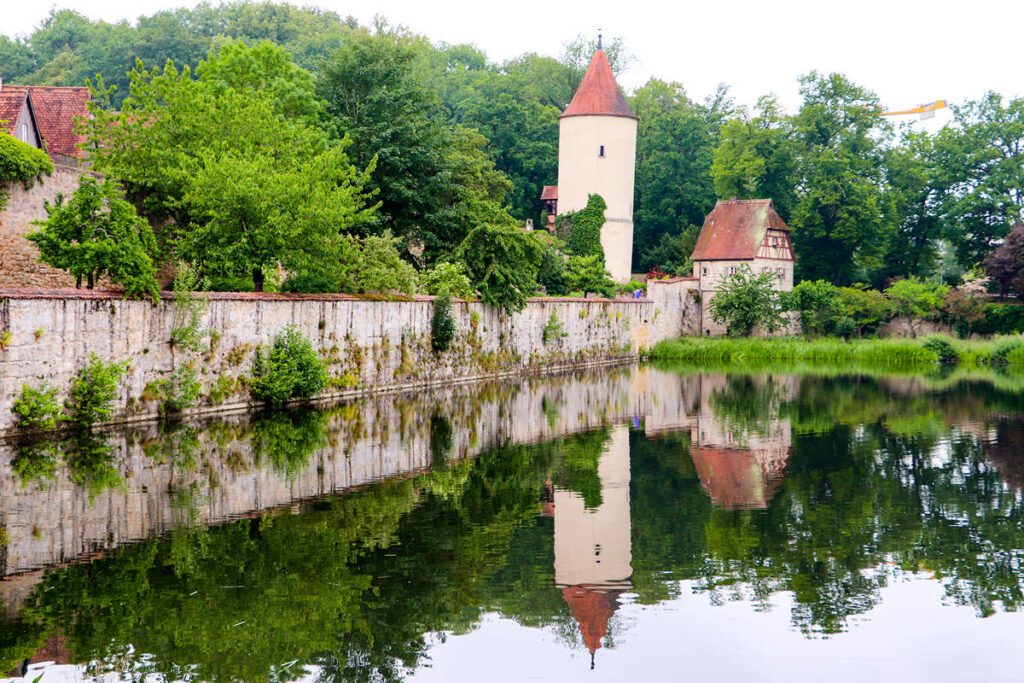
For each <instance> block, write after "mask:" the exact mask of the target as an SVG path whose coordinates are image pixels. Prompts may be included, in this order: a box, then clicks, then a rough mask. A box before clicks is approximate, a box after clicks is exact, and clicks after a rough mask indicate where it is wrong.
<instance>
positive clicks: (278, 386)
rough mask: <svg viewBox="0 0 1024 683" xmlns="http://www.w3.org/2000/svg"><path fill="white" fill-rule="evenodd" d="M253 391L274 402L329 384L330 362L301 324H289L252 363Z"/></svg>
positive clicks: (303, 395)
mask: <svg viewBox="0 0 1024 683" xmlns="http://www.w3.org/2000/svg"><path fill="white" fill-rule="evenodd" d="M252 374H253V378H252V385H251V388H252V395H253V396H254V397H255V398H257V399H258V400H260V401H266V402H267V403H269V404H270V405H272V406H280V405H282V404H283V403H284V402H285V401H287V400H289V399H293V398H311V397H312V396H313V395H315V394H316V393H317V392H319V391H320V390H321V389H323V388H324V387H325V386H327V364H326V363H325V362H324V360H323V359H322V358H320V356H318V355H317V353H316V351H315V350H313V345H312V344H311V343H310V341H309V340H308V339H306V338H305V337H304V336H302V333H301V332H299V330H298V328H296V327H295V326H294V325H288V326H287V327H285V328H284V329H283V330H281V331H280V332H279V333H278V334H277V335H276V336H275V337H274V341H273V343H272V344H271V346H270V348H269V349H268V350H263V349H260V350H259V351H258V352H257V354H256V358H255V362H254V363H253V371H252Z"/></svg>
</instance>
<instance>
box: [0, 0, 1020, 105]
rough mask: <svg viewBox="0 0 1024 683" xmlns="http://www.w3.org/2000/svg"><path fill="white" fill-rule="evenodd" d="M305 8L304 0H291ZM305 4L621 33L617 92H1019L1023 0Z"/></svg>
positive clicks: (112, 0) (480, 37) (512, 31)
mask: <svg viewBox="0 0 1024 683" xmlns="http://www.w3.org/2000/svg"><path fill="white" fill-rule="evenodd" d="M195 4H196V1H195V0H64V1H63V2H58V3H57V6H58V7H71V8H74V9H76V10H78V11H80V12H82V13H83V14H85V15H86V16H89V17H90V18H94V19H96V18H99V19H104V20H107V21H117V20H120V19H129V20H134V19H135V18H136V17H137V16H138V15H139V14H152V13H153V12H155V11H157V10H159V9H166V8H171V7H181V6H191V5H195ZM296 4H306V3H302V2H299V3H296ZM308 4H312V5H316V6H319V7H322V8H325V9H330V10H334V11H336V12H338V13H340V14H342V15H349V14H351V15H353V16H355V17H356V18H358V19H359V20H360V21H361V22H363V23H368V22H369V21H371V20H372V18H373V16H374V15H375V14H381V15H383V16H385V17H387V18H388V19H389V20H390V21H391V22H392V23H400V24H404V25H406V26H408V27H409V28H410V29H412V30H413V31H415V32H417V33H423V34H425V35H427V36H428V37H429V38H431V39H432V40H434V41H441V40H443V41H446V42H451V43H462V42H466V43H473V44H475V45H477V46H478V47H480V48H482V49H483V50H485V51H486V52H487V53H488V55H489V56H490V57H491V58H492V59H494V60H503V59H506V58H510V57H514V56H516V55H518V54H521V53H523V52H537V53H540V54H549V55H557V54H558V52H559V50H560V48H561V46H562V44H563V43H564V42H566V41H568V40H570V39H572V38H573V37H574V36H575V35H577V34H580V33H584V34H588V35H592V34H596V32H597V29H598V28H603V29H604V33H605V35H606V36H608V35H611V36H620V37H622V38H623V39H624V40H625V42H626V45H627V46H628V47H629V48H630V49H631V50H632V51H633V52H634V53H635V54H636V56H637V63H636V65H635V66H634V67H633V68H632V69H630V71H628V72H627V73H626V74H624V75H623V76H622V78H621V79H620V80H621V83H622V85H623V87H625V88H626V89H627V90H628V89H630V88H633V87H636V86H638V85H641V84H642V83H643V82H644V81H646V80H647V78H649V77H650V76H656V77H658V78H662V79H665V80H675V81H679V82H681V83H683V84H684V85H685V86H686V88H687V90H688V92H689V94H690V96H691V97H694V98H695V99H702V98H703V97H704V96H705V95H707V94H708V93H710V92H711V91H712V90H713V89H714V88H715V86H716V84H717V83H719V82H724V83H727V84H729V85H730V86H732V92H733V94H734V96H735V97H736V99H737V101H739V102H740V103H744V104H752V103H753V102H754V101H755V100H756V98H757V96H758V95H760V94H763V93H766V92H775V93H777V94H778V95H779V96H780V98H781V99H782V101H783V103H784V104H785V105H786V106H787V107H788V108H794V107H795V106H796V105H797V104H798V103H799V96H798V93H797V83H796V78H797V76H798V75H800V74H802V73H806V72H807V71H809V70H811V69H818V70H820V71H833V70H836V71H842V72H843V73H845V74H847V75H848V76H849V77H850V78H852V79H853V80H854V81H855V82H857V83H859V84H861V85H864V86H867V87H869V88H871V89H873V90H875V92H877V93H878V94H879V96H880V97H881V98H882V103H883V104H884V105H886V106H887V107H890V108H895V109H903V108H907V107H910V106H914V105H916V104H918V103H923V102H930V101H933V100H936V99H948V100H950V101H951V102H959V101H961V100H963V99H964V98H976V97H979V96H980V95H982V94H983V93H984V92H985V91H987V90H996V91H997V92H1001V93H1002V94H1004V95H1008V96H1012V95H1020V94H1024V76H1022V74H1024V71H1022V69H1021V62H1022V58H1021V52H1022V50H1021V45H1020V43H1021V41H1020V32H1021V26H1022V19H1024V2H1021V0H1002V1H995V0H970V1H968V2H965V1H963V0H958V1H957V2H951V1H949V0H933V1H932V2H925V1H911V0H860V1H859V2H829V0H774V1H773V2H767V1H764V0H762V1H757V0H734V1H733V2H721V1H719V2H707V1H705V2H686V1H685V0H684V1H682V2H662V3H658V2H653V1H652V0H632V1H619V2H609V1H607V0H592V1H591V2H586V3H579V2H564V1H563V2H557V1H552V0H547V1H545V2H541V1H538V0H519V1H517V2H481V1H480V0H476V1H472V2H471V1H469V0H433V1H430V2H428V1H426V0H360V1H359V2H358V3H353V2H343V1H342V0H319V1H314V2H310V3H308ZM4 5H5V8H4V11H3V16H2V18H0V31H2V32H3V33H5V34H7V35H17V34H26V33H28V32H30V31H31V30H32V28H33V27H34V26H35V25H36V24H37V23H38V22H40V21H41V20H42V19H43V18H44V17H45V16H46V14H47V13H48V11H49V5H47V4H46V3H45V2H24V1H21V2H17V1H14V0H9V1H7V2H4ZM2 70H3V65H2V64H0V75H2Z"/></svg>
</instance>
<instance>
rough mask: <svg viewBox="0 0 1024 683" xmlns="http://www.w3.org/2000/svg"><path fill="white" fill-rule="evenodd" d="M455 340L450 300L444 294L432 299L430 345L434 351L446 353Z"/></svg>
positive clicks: (445, 293)
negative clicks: (432, 314)
mask: <svg viewBox="0 0 1024 683" xmlns="http://www.w3.org/2000/svg"><path fill="white" fill-rule="evenodd" d="M454 339H455V318H453V317H452V299H451V297H450V296H448V293H447V292H444V293H443V294H441V295H440V296H438V297H437V298H436V299H434V317H433V319H432V320H431V321H430V345H431V347H433V349H434V351H447V350H448V349H450V348H451V346H452V341H453V340H454Z"/></svg>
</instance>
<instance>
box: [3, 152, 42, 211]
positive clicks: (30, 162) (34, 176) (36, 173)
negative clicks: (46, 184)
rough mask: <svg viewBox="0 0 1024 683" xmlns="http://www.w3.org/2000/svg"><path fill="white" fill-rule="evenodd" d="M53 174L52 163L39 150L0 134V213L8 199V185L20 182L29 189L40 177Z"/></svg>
mask: <svg viewBox="0 0 1024 683" xmlns="http://www.w3.org/2000/svg"><path fill="white" fill-rule="evenodd" d="M51 173H53V162H52V161H50V157H48V156H47V155H46V152H44V151H43V150H41V149H36V148H35V147H32V146H31V145H27V144H25V143H24V142H22V141H21V140H16V139H15V138H13V137H12V136H10V135H8V134H7V133H0V211H2V210H3V208H4V207H5V206H7V200H8V199H9V198H10V191H9V189H8V184H9V183H13V182H20V183H21V184H22V185H24V186H25V189H26V190H27V189H29V188H30V187H32V185H33V184H35V181H36V180H38V179H39V178H40V177H41V176H43V175H44V174H45V175H50V174H51Z"/></svg>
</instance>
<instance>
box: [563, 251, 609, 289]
mask: <svg viewBox="0 0 1024 683" xmlns="http://www.w3.org/2000/svg"><path fill="white" fill-rule="evenodd" d="M565 284H566V286H567V287H568V288H569V291H570V292H581V293H583V294H586V293H587V292H594V293H596V294H600V295H601V296H603V297H604V298H606V299H614V298H615V294H616V292H617V289H618V288H617V287H616V286H615V283H614V282H612V279H611V277H610V276H609V275H608V271H607V270H606V269H605V267H604V261H602V260H601V257H599V256H593V255H592V256H570V257H569V261H568V263H566V265H565Z"/></svg>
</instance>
